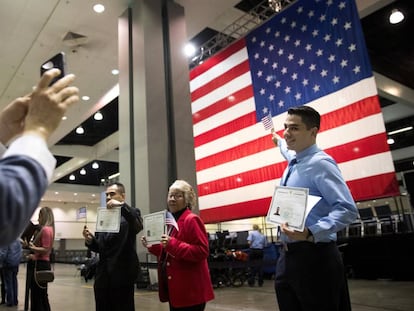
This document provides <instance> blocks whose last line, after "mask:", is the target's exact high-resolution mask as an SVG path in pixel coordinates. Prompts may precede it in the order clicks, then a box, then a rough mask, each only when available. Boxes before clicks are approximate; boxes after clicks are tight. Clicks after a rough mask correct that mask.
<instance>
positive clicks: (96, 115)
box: [93, 111, 103, 121]
mask: <svg viewBox="0 0 414 311" xmlns="http://www.w3.org/2000/svg"><path fill="white" fill-rule="evenodd" d="M93 118H94V119H95V120H96V121H101V120H102V119H103V114H102V113H101V112H100V111H97V112H96V113H95V114H94V115H93Z"/></svg>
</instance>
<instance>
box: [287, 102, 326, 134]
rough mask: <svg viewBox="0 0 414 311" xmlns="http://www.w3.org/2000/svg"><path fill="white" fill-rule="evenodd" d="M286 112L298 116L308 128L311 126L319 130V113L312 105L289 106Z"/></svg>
mask: <svg viewBox="0 0 414 311" xmlns="http://www.w3.org/2000/svg"><path fill="white" fill-rule="evenodd" d="M288 114H294V115H298V116H300V117H301V118H302V122H303V123H305V125H306V128H307V129H308V130H309V129H311V128H312V127H316V128H317V129H318V130H319V128H320V126H321V115H320V114H319V112H317V111H316V110H315V109H313V108H312V107H309V106H299V107H293V108H289V110H288Z"/></svg>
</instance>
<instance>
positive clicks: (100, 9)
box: [93, 3, 105, 13]
mask: <svg viewBox="0 0 414 311" xmlns="http://www.w3.org/2000/svg"><path fill="white" fill-rule="evenodd" d="M93 10H94V11H95V12H96V13H102V12H103V11H105V6H104V5H103V4H100V3H98V4H95V5H94V6H93Z"/></svg>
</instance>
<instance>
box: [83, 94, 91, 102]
mask: <svg viewBox="0 0 414 311" xmlns="http://www.w3.org/2000/svg"><path fill="white" fill-rule="evenodd" d="M90 99H91V98H90V97H89V96H88V95H83V96H82V100H84V101H88V100H90Z"/></svg>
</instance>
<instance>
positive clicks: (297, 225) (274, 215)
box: [266, 186, 321, 231]
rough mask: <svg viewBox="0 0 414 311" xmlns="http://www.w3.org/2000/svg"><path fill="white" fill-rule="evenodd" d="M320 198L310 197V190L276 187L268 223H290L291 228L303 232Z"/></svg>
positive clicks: (267, 218) (267, 217) (268, 214)
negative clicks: (307, 217)
mask: <svg viewBox="0 0 414 311" xmlns="http://www.w3.org/2000/svg"><path fill="white" fill-rule="evenodd" d="M320 199H321V198H320V197H317V196H312V195H309V189H308V188H299V187H284V186H276V188H275V192H274V194H273V197H272V202H271V203H270V207H269V210H268V212H267V216H266V221H267V222H269V223H274V224H278V225H281V224H284V223H288V226H289V228H291V229H294V230H297V231H303V230H304V228H305V219H306V216H307V215H308V213H309V212H310V210H311V209H312V208H313V207H314V206H315V205H316V203H318V201H319V200H320Z"/></svg>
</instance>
